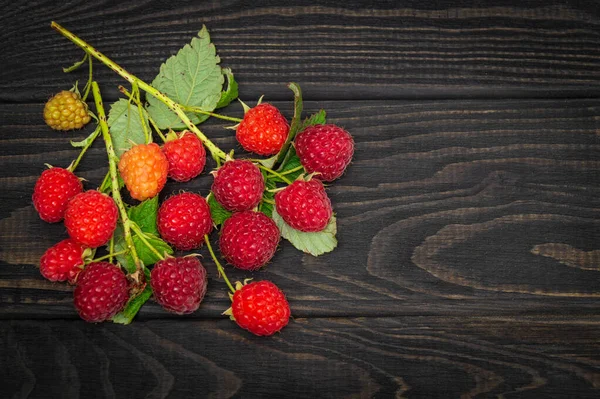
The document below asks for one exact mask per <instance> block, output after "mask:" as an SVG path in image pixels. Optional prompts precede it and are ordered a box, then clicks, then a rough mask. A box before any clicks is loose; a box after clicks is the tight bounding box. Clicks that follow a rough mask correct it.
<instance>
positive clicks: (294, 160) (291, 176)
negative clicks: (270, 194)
mask: <svg viewBox="0 0 600 399" xmlns="http://www.w3.org/2000/svg"><path fill="white" fill-rule="evenodd" d="M294 169H298V170H296V171H294V172H290V173H287V174H286V172H288V171H290V170H294ZM279 173H280V174H284V175H285V177H286V178H287V179H288V180H291V181H294V180H296V179H297V178H298V176H300V175H301V174H303V173H306V170H305V169H304V167H302V163H301V162H300V158H298V155H296V150H295V149H294V147H290V153H289V154H288V156H287V160H285V163H284V164H282V166H281V167H280V170H279ZM274 180H276V181H279V182H283V181H282V180H281V179H278V178H277V177H274Z"/></svg>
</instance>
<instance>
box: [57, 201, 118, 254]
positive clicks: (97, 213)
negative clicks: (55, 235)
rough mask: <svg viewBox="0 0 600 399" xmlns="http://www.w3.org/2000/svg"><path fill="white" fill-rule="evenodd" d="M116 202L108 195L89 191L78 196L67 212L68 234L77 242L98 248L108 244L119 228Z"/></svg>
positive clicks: (66, 225) (71, 202)
mask: <svg viewBox="0 0 600 399" xmlns="http://www.w3.org/2000/svg"><path fill="white" fill-rule="evenodd" d="M117 214H118V210H117V206H116V205H115V201H113V199H112V198H110V197H109V196H108V195H106V194H102V193H101V192H99V191H96V190H88V191H85V192H83V193H80V194H77V195H76V196H75V197H73V199H72V200H71V201H70V202H69V205H68V206H67V211H66V212H65V227H66V228H67V233H69V236H71V238H72V239H74V240H75V241H77V242H80V243H81V244H83V245H85V246H88V247H90V248H97V247H99V246H101V245H104V244H106V243H107V242H108V240H109V239H110V237H111V236H112V234H113V232H114V231H115V228H116V227H117V216H118V215H117Z"/></svg>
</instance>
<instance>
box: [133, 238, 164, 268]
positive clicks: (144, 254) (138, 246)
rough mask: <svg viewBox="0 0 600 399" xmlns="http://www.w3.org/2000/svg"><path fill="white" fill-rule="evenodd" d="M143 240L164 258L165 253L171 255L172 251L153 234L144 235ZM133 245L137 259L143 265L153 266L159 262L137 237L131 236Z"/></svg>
mask: <svg viewBox="0 0 600 399" xmlns="http://www.w3.org/2000/svg"><path fill="white" fill-rule="evenodd" d="M145 238H146V241H148V242H149V243H150V245H152V246H153V247H154V248H155V249H156V250H157V251H158V253H159V254H161V255H162V256H164V254H165V253H167V254H169V255H171V254H173V249H172V248H171V247H170V246H169V244H167V243H166V242H164V241H163V240H162V239H161V238H159V237H157V236H155V235H153V234H145ZM133 245H134V246H135V250H136V252H137V254H138V257H139V258H140V260H141V261H142V262H143V263H144V265H146V266H149V265H153V264H155V263H156V262H158V261H159V260H160V258H159V257H158V256H157V255H156V254H155V253H154V252H153V251H152V250H151V249H150V248H148V247H147V246H146V244H144V242H143V241H142V239H141V238H140V237H139V236H138V235H134V236H133Z"/></svg>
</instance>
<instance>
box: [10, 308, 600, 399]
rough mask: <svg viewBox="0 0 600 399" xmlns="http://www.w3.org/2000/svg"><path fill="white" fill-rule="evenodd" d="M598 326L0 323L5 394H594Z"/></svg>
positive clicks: (599, 377) (544, 322)
mask: <svg viewBox="0 0 600 399" xmlns="http://www.w3.org/2000/svg"><path fill="white" fill-rule="evenodd" d="M598 334H600V319H598V317H594V318H590V319H586V320H579V319H572V318H570V317H568V316H563V317H551V318H547V317H531V318H523V317H516V318H499V317H495V318H494V317H491V318H478V317H461V318H451V317H428V318H423V317H403V318H400V317H395V318H368V319H365V318H357V319H346V318H333V319H297V320H295V321H292V322H291V323H290V325H289V326H288V327H286V328H285V329H284V330H283V331H282V332H281V333H280V334H277V335H275V336H274V337H272V338H260V337H255V336H252V335H250V334H248V333H247V332H246V331H243V330H241V329H239V328H238V327H237V326H236V325H235V324H234V323H233V322H231V321H229V320H204V321H189V320H188V321H177V322H175V321H165V320H156V321H151V322H137V323H134V324H132V325H131V326H128V327H123V326H117V325H112V324H103V325H91V324H86V323H84V322H82V321H74V322H67V321H51V322H48V321H4V322H1V323H0V370H1V371H2V376H3V383H2V386H1V387H0V392H1V393H2V396H3V397H61V398H75V397H98V396H102V397H154V398H164V397H218V398H225V397H231V396H234V397H253V398H258V397H274V396H276V397H292V396H293V397H302V398H309V397H319V398H320V397H349V396H354V397H398V398H402V397H408V398H449V397H452V398H458V397H460V398H472V397H515V398H540V397H553V398H559V397H565V398H567V397H577V398H596V397H598V389H599V387H600V373H599V371H598V362H599V360H600V359H599V358H598V353H599V349H600V348H599V347H598V345H599V343H598V340H597V337H598Z"/></svg>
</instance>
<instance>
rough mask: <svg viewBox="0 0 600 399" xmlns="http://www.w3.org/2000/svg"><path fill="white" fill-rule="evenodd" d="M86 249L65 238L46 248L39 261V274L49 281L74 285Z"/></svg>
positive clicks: (81, 266) (81, 267)
mask: <svg viewBox="0 0 600 399" xmlns="http://www.w3.org/2000/svg"><path fill="white" fill-rule="evenodd" d="M85 250H86V247H85V246H84V245H81V244H80V243H78V242H77V241H75V240H73V239H71V238H67V239H66V240H62V241H61V242H59V243H58V244H55V245H54V246H52V247H50V248H48V249H47V250H46V252H45V253H44V255H42V258H41V259H40V272H41V273H42V276H44V277H45V278H47V279H48V280H50V281H65V280H67V279H68V280H69V282H70V283H75V280H76V279H77V276H78V274H79V272H81V270H82V269H83V263H84V262H83V257H84V252H85Z"/></svg>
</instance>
